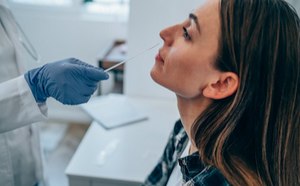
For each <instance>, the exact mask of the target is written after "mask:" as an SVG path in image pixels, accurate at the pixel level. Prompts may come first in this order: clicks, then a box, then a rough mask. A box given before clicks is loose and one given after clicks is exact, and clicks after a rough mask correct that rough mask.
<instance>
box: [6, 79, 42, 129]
mask: <svg viewBox="0 0 300 186" xmlns="http://www.w3.org/2000/svg"><path fill="white" fill-rule="evenodd" d="M46 116H47V106H46V105H40V106H39V105H38V104H37V103H36V101H35V98H34V97H33V95H32V93H31V90H30V88H29V86H28V84H27V82H26V80H25V79H24V76H20V77H17V78H15V79H12V80H9V81H6V82H3V83H0V133H3V132H7V131H11V130H14V129H16V128H19V127H22V126H25V125H28V124H31V123H34V122H37V121H42V120H44V119H45V118H46Z"/></svg>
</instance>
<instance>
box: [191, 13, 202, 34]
mask: <svg viewBox="0 0 300 186" xmlns="http://www.w3.org/2000/svg"><path fill="white" fill-rule="evenodd" d="M189 18H190V19H191V20H193V21H194V22H195V24H196V27H197V30H198V32H199V33H200V24H199V22H198V17H197V16H196V15H195V14H193V13H190V15H189Z"/></svg>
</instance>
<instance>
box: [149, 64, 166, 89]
mask: <svg viewBox="0 0 300 186" xmlns="http://www.w3.org/2000/svg"><path fill="white" fill-rule="evenodd" d="M150 76H151V78H152V80H153V81H154V82H156V83H157V84H159V85H161V86H163V87H164V85H163V83H162V81H161V80H160V79H161V76H160V73H159V72H158V71H157V70H155V67H153V68H152V70H151V72H150Z"/></svg>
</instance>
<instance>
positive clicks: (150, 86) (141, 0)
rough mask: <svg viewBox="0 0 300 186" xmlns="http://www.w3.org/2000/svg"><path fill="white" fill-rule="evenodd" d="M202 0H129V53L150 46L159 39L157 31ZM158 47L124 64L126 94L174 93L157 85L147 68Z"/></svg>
mask: <svg viewBox="0 0 300 186" xmlns="http://www.w3.org/2000/svg"><path fill="white" fill-rule="evenodd" d="M201 2H202V1H201V0H200V1H199V0H190V1H182V0H164V1H161V0H151V1H149V0H131V1H130V3H131V4H130V16H129V26H128V29H129V30H128V34H129V35H128V37H129V38H128V41H129V46H128V47H129V51H128V55H129V56H134V55H135V54H137V53H139V52H140V51H143V50H144V49H145V48H149V47H150V46H152V45H154V44H155V43H157V42H161V43H162V40H161V39H160V38H159V31H160V30H162V29H163V28H165V27H167V26H169V25H172V24H175V23H178V22H181V21H183V20H184V19H186V18H188V15H189V13H191V12H192V11H193V9H195V8H196V7H198V6H199V5H200V4H201ZM161 46H162V44H161ZM158 49H159V47H157V48H155V49H153V50H152V51H151V52H148V53H146V54H144V55H140V56H139V57H137V58H136V59H134V60H132V61H130V62H128V63H127V64H126V65H125V68H126V70H125V72H126V73H125V79H126V82H125V90H124V91H125V94H127V95H136V96H150V97H157V98H170V99H173V96H174V95H173V93H171V92H170V91H169V90H166V89H165V88H163V87H161V86H159V85H157V84H156V83H154V82H153V80H152V79H151V77H150V75H149V72H150V70H151V68H152V66H153V64H154V62H155V60H154V58H155V55H156V54H157V51H158Z"/></svg>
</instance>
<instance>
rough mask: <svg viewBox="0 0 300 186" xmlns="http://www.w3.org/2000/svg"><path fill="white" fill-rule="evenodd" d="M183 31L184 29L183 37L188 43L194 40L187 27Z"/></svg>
mask: <svg viewBox="0 0 300 186" xmlns="http://www.w3.org/2000/svg"><path fill="white" fill-rule="evenodd" d="M182 29H183V37H184V38H185V39H186V40H188V41H190V40H192V38H191V35H190V34H189V32H188V31H187V29H186V28H185V27H182Z"/></svg>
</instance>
